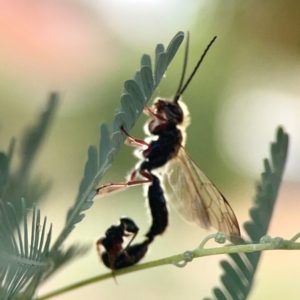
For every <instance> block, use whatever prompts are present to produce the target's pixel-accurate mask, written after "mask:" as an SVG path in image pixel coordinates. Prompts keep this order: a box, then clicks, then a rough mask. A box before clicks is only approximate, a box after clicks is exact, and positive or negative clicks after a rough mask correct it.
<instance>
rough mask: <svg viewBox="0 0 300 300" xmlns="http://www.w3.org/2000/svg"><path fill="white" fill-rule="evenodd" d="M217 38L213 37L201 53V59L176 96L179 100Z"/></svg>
mask: <svg viewBox="0 0 300 300" xmlns="http://www.w3.org/2000/svg"><path fill="white" fill-rule="evenodd" d="M216 38H217V36H215V37H214V38H213V39H212V40H211V42H210V43H209V44H208V46H207V47H206V49H205V51H204V52H203V54H202V56H201V58H200V59H199V61H198V63H197V65H196V67H195V69H194V71H193V72H192V74H191V75H190V77H189V79H188V80H187V82H186V83H185V85H184V87H183V88H182V89H181V91H179V92H177V93H178V95H177V94H176V96H177V97H178V98H179V97H180V96H181V95H182V94H183V93H184V91H185V90H186V88H187V87H188V85H189V83H190V82H191V80H192V79H193V77H194V75H195V74H196V72H197V70H198V69H199V67H200V65H201V63H202V61H203V60H204V57H205V55H206V53H207V52H208V50H209V48H210V47H211V46H212V44H213V43H214V41H215V40H216Z"/></svg>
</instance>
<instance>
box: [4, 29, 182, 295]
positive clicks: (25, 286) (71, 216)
mask: <svg viewBox="0 0 300 300" xmlns="http://www.w3.org/2000/svg"><path fill="white" fill-rule="evenodd" d="M183 39H184V34H183V33H182V32H179V33H178V34H177V35H176V36H175V37H174V38H173V40H172V41H171V42H170V44H169V46H168V47H167V49H166V51H165V50H164V46H163V45H161V44H159V45H157V47H156V50H155V64H154V71H152V63H151V58H150V56H149V55H144V56H143V57H142V60H141V69H140V71H138V72H137V73H136V75H135V78H134V80H127V81H126V82H125V83H124V89H125V90H124V93H123V95H122V96H121V108H120V109H119V110H118V111H117V113H116V115H115V118H114V122H113V132H112V135H111V136H110V132H109V129H108V127H107V125H101V127H100V131H101V137H100V143H99V151H98V150H97V148H96V147H95V146H90V147H89V149H88V159H87V162H86V164H85V169H84V175H83V178H82V180H81V183H80V186H79V190H78V195H77V197H76V199H75V203H74V205H73V206H72V207H71V208H70V209H69V210H68V212H67V216H66V224H65V227H64V228H63V230H62V232H61V233H60V235H59V237H58V238H57V240H56V241H55V242H54V244H53V246H52V247H51V249H50V241H51V232H52V225H51V226H50V229H49V231H48V233H47V236H46V233H45V232H46V231H45V230H46V220H47V219H46V218H45V219H44V221H43V224H41V217H40V211H39V210H36V209H35V206H34V205H33V203H35V202H37V201H39V200H40V199H42V196H43V195H44V193H45V192H46V191H47V190H48V189H49V186H50V185H49V183H45V182H41V181H39V180H35V181H33V184H30V183H29V177H30V176H29V175H30V170H31V166H32V163H33V161H34V159H35V157H36V154H37V152H38V150H39V148H40V146H41V144H42V142H43V140H44V137H45V134H46V132H47V130H48V129H49V126H50V124H51V120H52V119H53V116H54V114H55V111H56V108H57V103H58V95H57V94H55V93H53V94H51V96H50V99H49V102H48V106H47V109H46V111H45V112H44V113H42V114H41V116H40V118H39V120H38V122H37V123H36V124H35V125H34V126H32V127H31V128H29V129H28V130H27V131H26V133H25V134H24V138H23V142H22V146H21V163H20V166H19V167H18V168H17V171H16V172H15V173H14V174H11V172H10V166H11V159H12V155H13V152H14V145H15V140H14V139H13V140H12V142H11V145H10V147H9V150H8V153H7V154H6V153H3V152H1V153H0V195H1V199H2V201H1V202H0V239H1V244H0V279H1V280H0V282H1V286H0V298H1V299H30V298H31V297H32V296H33V294H34V292H35V290H36V289H37V287H38V285H39V284H40V283H41V282H43V281H44V280H45V279H46V278H48V277H49V276H51V275H52V274H53V273H54V272H55V271H56V270H57V269H58V268H60V267H62V266H63V265H64V264H65V263H67V262H69V261H70V260H71V259H73V258H74V257H76V256H78V255H82V254H83V253H85V252H86V251H87V249H88V247H87V246H79V245H72V246H70V247H69V248H67V249H64V247H63V242H64V241H65V239H66V237H67V236H68V235H69V233H70V232H71V231H72V230H73V229H74V228H75V225H76V224H77V223H79V222H81V221H82V220H83V218H84V214H83V211H85V210H87V209H89V208H90V207H91V206H92V205H93V198H94V196H95V195H96V192H95V187H96V186H97V184H98V183H99V181H100V180H101V178H102V177H103V175H104V174H105V172H106V171H107V170H108V168H109V167H110V166H111V164H112V162H113V160H114V157H115V155H116V154H117V152H118V151H119V149H120V147H121V146H122V144H123V143H124V140H125V137H124V135H123V133H122V132H121V131H120V126H121V125H123V126H124V127H125V128H126V129H127V130H128V131H130V129H131V128H132V127H133V125H134V124H135V122H136V120H137V118H138V117H139V116H140V114H141V113H142V111H143V109H144V107H145V106H146V104H147V102H148V101H149V100H150V98H151V96H152V94H153V92H154V91H155V88H156V87H157V86H158V84H159V82H160V81H161V79H162V77H163V74H164V73H165V72H166V70H167V67H168V65H169V64H170V63H171V61H172V59H173V58H174V56H175V54H176V52H177V50H178V49H179V46H180V45H181V43H182V41H183ZM23 196H24V197H25V199H26V202H25V200H24V199H22V201H21V198H22V197H23ZM29 196H30V197H29ZM26 204H27V206H28V207H32V206H33V207H34V208H33V210H32V225H31V230H29V229H28V223H27V220H28V211H27V209H26ZM20 222H21V224H22V225H23V227H24V229H23V234H21V227H20ZM40 230H41V233H40Z"/></svg>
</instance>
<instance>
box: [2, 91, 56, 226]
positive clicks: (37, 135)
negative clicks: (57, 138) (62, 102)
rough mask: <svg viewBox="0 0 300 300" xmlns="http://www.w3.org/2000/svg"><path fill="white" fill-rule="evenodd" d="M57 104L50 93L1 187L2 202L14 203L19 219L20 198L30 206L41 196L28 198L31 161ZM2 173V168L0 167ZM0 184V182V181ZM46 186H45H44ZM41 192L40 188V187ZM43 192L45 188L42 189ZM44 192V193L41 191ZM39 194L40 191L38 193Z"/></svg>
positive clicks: (25, 136)
mask: <svg viewBox="0 0 300 300" xmlns="http://www.w3.org/2000/svg"><path fill="white" fill-rule="evenodd" d="M57 105H58V95H57V94H55V93H52V94H51V95H50V97H49V100H48V105H47V108H46V110H45V112H43V113H42V114H41V115H40V116H39V120H38V121H37V122H36V124H34V125H33V126H32V127H30V128H28V129H27V130H26V132H25V134H24V135H23V141H22V145H21V149H20V153H21V160H20V165H19V166H18V167H17V170H16V172H14V174H10V176H9V180H8V182H5V187H3V189H4V190H3V191H4V193H3V194H1V195H2V197H1V199H2V200H3V201H4V202H10V203H12V204H13V205H14V208H15V210H16V214H17V218H18V220H21V216H22V207H21V204H20V199H21V198H22V197H24V198H25V199H27V205H28V206H32V204H33V202H34V203H36V202H37V201H38V200H40V199H41V198H30V196H29V195H28V194H27V189H28V186H29V185H28V182H29V177H30V176H29V175H30V171H31V167H32V165H33V161H34V160H35V159H36V157H37V153H38V151H39V149H40V147H41V145H42V142H43V141H44V138H45V135H46V133H47V132H48V129H49V127H50V125H51V122H52V120H53V117H54V114H55V112H56V110H57ZM14 144H15V141H14V140H13V141H12V142H11V146H10V150H9V152H8V158H9V159H8V161H10V160H11V155H12V152H13V148H14ZM0 168H1V167H0ZM1 175H2V168H1ZM0 184H1V183H0ZM44 187H46V186H44ZM40 192H41V189H40ZM44 192H45V190H44ZM42 194H44V193H42ZM35 196H41V193H39V195H35Z"/></svg>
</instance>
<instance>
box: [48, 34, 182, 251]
mask: <svg viewBox="0 0 300 300" xmlns="http://www.w3.org/2000/svg"><path fill="white" fill-rule="evenodd" d="M183 38H184V33H183V32H179V33H177V34H176V35H175V37H174V38H173V39H172V41H171V42H170V44H169V46H168V48H167V50H166V51H164V48H163V47H161V46H157V48H159V51H157V50H156V63H155V70H154V75H153V72H152V66H151V59H150V56H149V55H143V57H142V60H141V69H140V71H138V72H137V73H136V75H135V78H134V79H131V80H127V81H125V83H124V93H123V95H122V96H121V107H120V109H119V110H118V111H117V113H116V114H115V117H114V121H113V133H112V136H111V137H110V132H109V129H108V127H107V125H105V124H103V125H101V128H100V131H101V137H100V143H99V146H100V149H99V153H98V152H97V149H96V148H95V147H94V146H90V148H89V150H88V160H87V163H86V165H85V171H84V177H83V179H82V181H81V184H80V187H79V192H78V196H77V198H76V200H75V203H74V205H73V206H72V207H71V208H70V209H69V211H68V214H67V220H66V225H65V227H64V229H63V231H62V232H61V234H60V235H59V237H58V239H57V240H56V242H55V244H54V246H53V248H52V250H51V255H52V254H54V253H56V252H57V251H58V250H59V248H60V246H61V244H62V242H63V241H64V240H65V238H66V237H67V236H68V234H69V233H70V232H71V231H72V230H73V229H74V227H75V225H76V224H77V223H79V222H81V221H82V219H83V218H84V214H82V212H83V211H84V210H86V209H89V208H90V207H91V206H92V204H93V198H94V197H95V195H96V192H95V188H96V186H97V184H98V183H99V181H100V180H101V179H102V177H103V175H104V174H105V172H106V171H107V170H108V168H109V167H110V166H111V164H112V162H113V160H114V157H115V155H116V154H117V153H118V151H119V150H120V148H121V146H122V145H123V143H124V140H125V136H124V134H123V133H122V132H121V131H120V126H121V125H122V126H124V128H125V129H126V130H127V131H130V130H131V128H132V127H133V125H134V124H135V122H136V120H137V119H138V117H139V116H140V115H141V113H142V112H143V109H144V107H145V106H146V104H147V103H148V101H149V100H150V98H151V96H152V94H153V92H154V90H155V88H156V87H157V85H158V84H159V82H160V80H161V78H162V76H163V74H164V73H165V72H166V70H167V67H168V65H169V64H170V63H171V61H172V59H173V58H174V56H175V54H176V52H177V50H178V48H179V46H180V45H181V43H182V41H183ZM157 48H156V49H157Z"/></svg>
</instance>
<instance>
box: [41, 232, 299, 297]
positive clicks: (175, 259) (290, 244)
mask: <svg viewBox="0 0 300 300" xmlns="http://www.w3.org/2000/svg"><path fill="white" fill-rule="evenodd" d="M298 236H299V235H296V236H295V237H294V238H292V239H291V240H283V239H282V242H281V243H280V244H278V238H274V239H271V242H270V243H264V244H247V245H238V246H237V245H229V246H225V247H217V248H209V249H204V248H202V247H203V246H204V244H205V242H207V241H208V240H209V239H211V238H212V237H213V236H212V235H210V236H209V237H208V238H206V239H205V240H204V242H202V243H201V247H197V248H196V249H195V250H193V251H187V252H185V253H181V254H177V255H174V256H170V257H167V258H163V259H158V260H155V261H152V262H148V263H144V264H140V265H135V266H132V267H129V268H124V269H121V270H116V271H114V275H115V276H119V275H124V274H128V273H131V272H135V271H140V270H145V269H149V268H153V267H158V266H163V265H168V264H173V265H175V266H178V267H182V266H185V265H186V264H187V263H188V262H189V261H191V260H192V259H189V260H188V261H187V259H186V257H189V258H190V257H192V258H196V257H203V256H210V255H218V254H230V253H245V252H256V251H264V250H280V249H281V250H300V243H295V242H294V240H295V238H296V237H298ZM187 253H188V254H189V255H187ZM112 276H113V274H112V273H106V274H103V275H100V276H95V277H92V278H89V279H86V280H83V281H79V282H77V283H74V284H71V285H69V286H66V287H63V288H61V289H58V290H56V291H53V292H50V293H48V294H46V295H44V296H41V297H37V298H35V300H44V299H49V298H51V297H54V296H57V295H60V294H63V293H66V292H68V291H71V290H75V289H77V288H79V287H82V286H85V285H88V284H91V283H95V282H98V281H102V280H105V279H108V278H111V277H112Z"/></svg>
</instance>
